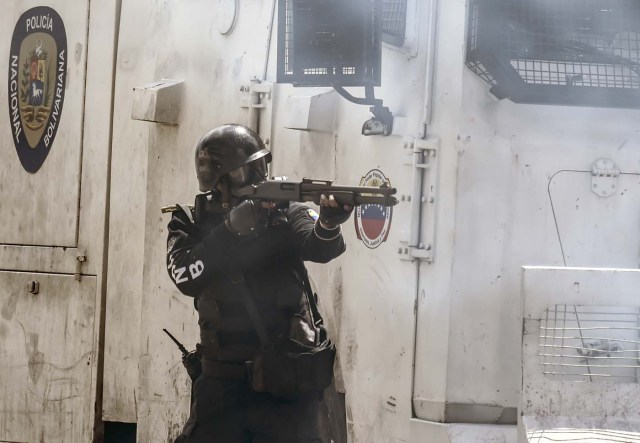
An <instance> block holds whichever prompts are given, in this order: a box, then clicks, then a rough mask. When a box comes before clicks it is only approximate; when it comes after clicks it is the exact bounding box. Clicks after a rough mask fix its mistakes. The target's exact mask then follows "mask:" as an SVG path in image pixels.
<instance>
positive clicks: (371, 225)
mask: <svg viewBox="0 0 640 443" xmlns="http://www.w3.org/2000/svg"><path fill="white" fill-rule="evenodd" d="M385 183H387V184H389V185H391V184H390V182H389V179H388V178H387V177H385V176H384V174H383V173H382V171H380V170H378V169H373V170H371V171H369V172H367V175H365V176H364V177H362V179H361V180H360V186H382V185H383V184H385ZM392 213H393V208H392V207H391V206H383V205H360V206H356V209H355V216H354V220H355V224H356V235H357V236H358V239H359V240H361V241H362V243H364V244H365V245H366V246H367V247H368V248H371V249H374V248H377V247H378V246H380V244H381V243H383V242H385V241H386V240H387V237H388V236H389V229H390V228H391V215H392Z"/></svg>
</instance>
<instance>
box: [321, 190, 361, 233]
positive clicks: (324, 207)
mask: <svg viewBox="0 0 640 443" xmlns="http://www.w3.org/2000/svg"><path fill="white" fill-rule="evenodd" d="M352 211H353V207H352V206H349V205H343V206H340V204H339V203H338V202H337V201H336V199H335V198H334V197H333V195H330V196H329V197H327V196H326V195H321V196H320V224H321V225H322V227H323V228H325V229H334V228H336V227H337V226H338V225H340V224H342V223H344V222H346V221H347V220H349V217H350V216H351V212H352Z"/></svg>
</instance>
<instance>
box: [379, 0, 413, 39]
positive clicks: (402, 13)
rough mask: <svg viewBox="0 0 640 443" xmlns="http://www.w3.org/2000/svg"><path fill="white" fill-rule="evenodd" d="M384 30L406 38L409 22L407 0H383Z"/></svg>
mask: <svg viewBox="0 0 640 443" xmlns="http://www.w3.org/2000/svg"><path fill="white" fill-rule="evenodd" d="M381 21H382V32H384V33H385V34H389V35H391V36H394V37H399V38H402V39H404V35H405V30H406V23H407V0H383V1H382V17H381Z"/></svg>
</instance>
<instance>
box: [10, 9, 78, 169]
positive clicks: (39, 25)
mask: <svg viewBox="0 0 640 443" xmlns="http://www.w3.org/2000/svg"><path fill="white" fill-rule="evenodd" d="M66 76H67V35H66V32H65V29H64V23H63V22H62V19H61V18H60V16H59V15H58V13H57V12H56V11H55V10H53V9H51V8H49V7H46V6H38V7H36V8H32V9H29V10H28V11H27V12H25V13H24V14H22V15H21V16H20V18H19V19H18V22H17V23H16V27H15V29H14V31H13V37H12V39H11V52H10V54H9V86H8V88H9V94H8V97H9V121H10V122H11V133H12V135H13V143H14V145H15V146H16V150H17V151H18V157H19V158H20V163H22V167H23V168H24V169H25V170H26V171H28V172H31V173H35V172H37V171H38V169H40V167H41V166H42V164H43V163H44V161H45V159H46V158H47V155H49V151H50V150H51V146H52V145H53V140H54V139H55V137H56V132H57V131H58V127H59V126H60V117H61V116H62V105H63V103H64V90H65V85H66Z"/></svg>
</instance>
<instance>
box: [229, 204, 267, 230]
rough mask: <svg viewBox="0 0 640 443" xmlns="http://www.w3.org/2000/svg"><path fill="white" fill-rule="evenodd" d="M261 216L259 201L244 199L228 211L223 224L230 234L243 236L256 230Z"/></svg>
mask: <svg viewBox="0 0 640 443" xmlns="http://www.w3.org/2000/svg"><path fill="white" fill-rule="evenodd" d="M262 216H263V207H262V205H261V204H260V203H259V202H254V201H253V200H245V201H243V202H242V203H240V204H239V205H238V206H236V207H235V208H233V209H232V210H231V212H229V215H228V216H227V219H226V220H225V222H224V224H225V226H226V227H227V229H228V230H229V231H230V232H231V233H232V234H235V235H237V236H240V237H243V236H247V235H251V234H255V233H256V232H257V230H258V228H259V227H260V219H261V218H262Z"/></svg>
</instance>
